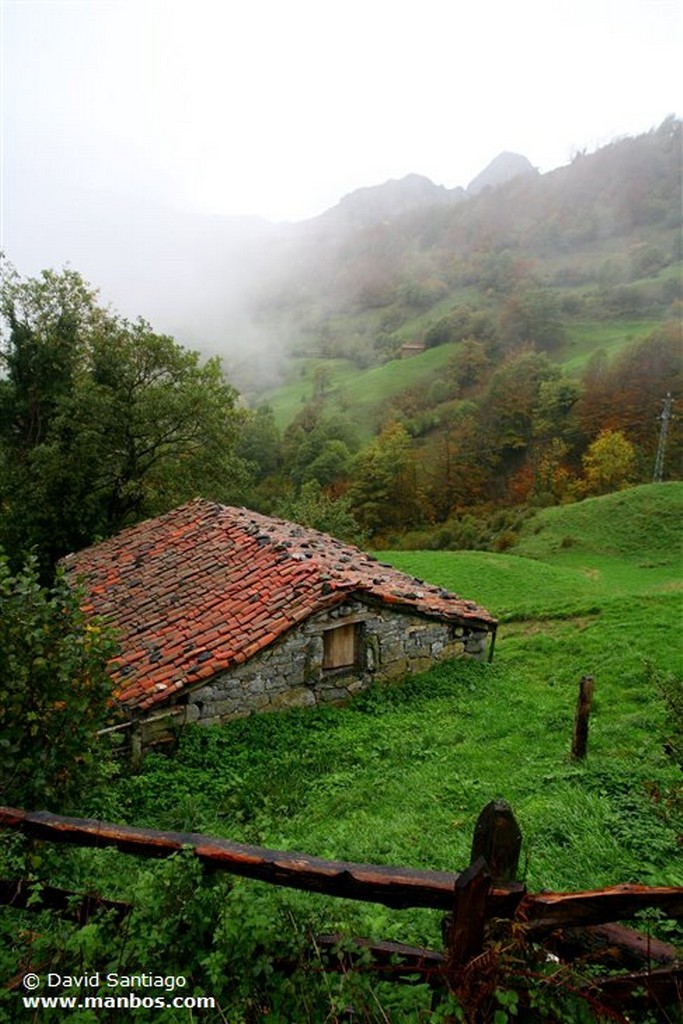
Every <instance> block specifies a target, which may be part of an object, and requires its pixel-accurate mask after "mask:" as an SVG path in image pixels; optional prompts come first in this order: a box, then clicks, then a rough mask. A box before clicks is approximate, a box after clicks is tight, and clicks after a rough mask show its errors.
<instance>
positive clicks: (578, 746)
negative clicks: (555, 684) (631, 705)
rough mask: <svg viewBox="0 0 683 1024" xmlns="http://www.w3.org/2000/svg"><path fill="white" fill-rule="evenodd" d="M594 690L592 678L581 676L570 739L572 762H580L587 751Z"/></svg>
mask: <svg viewBox="0 0 683 1024" xmlns="http://www.w3.org/2000/svg"><path fill="white" fill-rule="evenodd" d="M594 690H595V681H594V679H593V676H582V677H581V681H580V682H579V700H578V703H577V706H576V719H575V721H574V735H573V737H572V761H580V760H582V759H583V758H584V757H585V756H586V751H587V750H588V721H589V719H590V713H591V704H592V703H593V693H594Z"/></svg>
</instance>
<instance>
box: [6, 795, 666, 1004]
mask: <svg viewBox="0 0 683 1024" xmlns="http://www.w3.org/2000/svg"><path fill="white" fill-rule="evenodd" d="M0 828H2V829H11V830H16V831H20V832H22V833H24V834H25V835H27V836H30V837H32V838H35V839H41V840H45V841H49V842H57V843H72V844H75V845H78V846H96V847H101V846H114V847H116V848H117V849H118V850H120V851H121V852H122V853H127V854H134V855H136V856H141V857H168V856H172V855H173V854H175V853H178V852H179V851H180V850H190V851H192V853H193V854H194V855H195V856H196V857H197V858H198V859H199V860H200V861H201V862H202V864H204V865H205V866H206V867H207V868H208V869H210V870H213V871H226V872H229V873H231V874H235V875H240V876H243V877H246V878H252V879H256V880H258V881H261V882H268V883H270V884H273V885H280V886H288V887H291V888H295V889H303V890H306V891H308V892H317V893H321V894H326V895H329V896H338V897H345V898H348V899H355V900H361V901H366V902H375V903H382V904H384V905H386V906H388V907H393V908H397V909H400V908H407V907H430V908H433V909H435V910H441V911H446V912H447V914H446V917H445V918H444V926H443V933H444V940H445V945H446V952H445V953H444V954H441V953H437V952H433V951H429V950H423V949H416V948H413V947H409V946H402V945H401V946H400V947H399V945H397V944H377V943H374V944H373V943H368V942H366V940H362V939H358V940H354V941H356V942H357V943H358V945H359V946H360V947H361V948H364V949H365V950H366V951H367V950H368V949H370V950H371V951H372V952H373V953H374V955H375V959H376V961H377V968H378V969H379V970H381V969H382V967H383V964H386V960H387V957H388V956H391V957H393V961H392V962H393V968H392V969H393V970H394V973H395V975H396V976H398V975H400V974H401V971H400V970H397V966H396V962H397V958H398V960H401V958H402V959H403V962H404V963H405V964H406V965H407V967H408V969H411V965H412V969H414V965H415V964H420V965H423V967H424V969H425V970H427V969H428V970H429V972H430V977H431V975H432V974H434V973H435V972H436V973H437V974H439V975H440V976H441V977H445V978H447V979H448V981H449V983H450V984H453V983H454V979H455V980H456V981H457V978H458V976H462V974H463V972H464V971H466V970H467V967H468V964H471V963H472V962H473V961H474V960H475V959H476V958H477V956H478V955H479V954H480V953H481V952H482V950H483V948H484V946H485V942H486V938H487V932H488V929H489V927H490V925H491V923H492V922H493V921H494V920H503V921H505V920H507V921H513V922H514V923H515V925H516V926H517V928H518V929H521V930H522V931H523V933H524V935H525V936H526V937H527V939H528V940H529V941H533V942H536V943H538V942H541V943H544V944H545V945H546V948H548V949H554V950H557V951H558V953H559V955H561V956H563V957H565V958H567V959H568V960H573V959H576V958H577V957H585V956H586V955H590V956H591V957H592V958H593V961H594V962H598V963H600V962H602V963H607V964H609V965H611V966H614V964H615V962H618V963H621V964H622V965H623V966H633V965H634V964H635V965H638V964H642V965H646V966H647V971H646V972H645V973H640V974H638V973H636V974H631V975H628V976H626V975H617V976H615V977H614V978H612V979H602V980H601V982H600V988H601V989H602V991H603V993H604V994H606V997H607V998H610V993H612V992H615V993H618V997H619V999H620V1000H621V1002H622V1004H623V1003H624V1000H625V998H626V997H625V995H624V992H625V990H628V991H630V992H631V993H633V998H634V999H635V998H636V997H638V998H640V996H637V993H638V991H639V990H640V989H644V991H645V993H646V995H647V997H648V998H650V999H651V1000H652V1001H653V1002H654V1003H658V1001H660V1000H662V999H664V998H665V999H671V998H672V994H673V996H674V997H676V996H677V995H678V994H680V993H681V992H682V991H683V971H682V970H681V966H680V962H679V961H677V959H676V956H677V954H676V950H675V949H674V948H673V947H671V946H669V945H667V944H665V943H661V942H659V943H658V942H656V941H654V940H653V941H648V942H647V943H645V942H644V939H643V936H642V935H640V934H639V933H637V932H634V931H632V930H630V929H628V928H625V927H624V926H623V925H615V924H613V923H612V922H618V921H624V920H628V919H632V918H634V917H635V916H636V915H637V914H639V913H640V912H641V911H644V910H648V909H652V908H653V909H655V910H657V911H660V912H661V913H662V914H663V915H664V916H666V917H668V918H675V919H682V918H683V887H675V886H654V887H653V886H644V885H634V884H624V885H615V886H611V887H608V888H603V889H597V890H590V891H583V892H541V893H528V892H527V891H526V887H525V886H524V884H523V883H522V882H519V881H517V880H516V874H517V870H518V857H519V851H520V847H521V833H520V831H519V827H518V826H517V823H516V821H515V819H514V816H513V814H512V811H511V810H510V808H509V806H508V805H507V804H506V803H505V801H493V802H492V803H490V804H488V805H487V806H486V807H485V808H484V810H483V811H482V812H481V814H480V816H479V819H478V821H477V824H476V827H475V830H474V838H473V843H472V853H471V864H470V866H469V867H468V868H467V869H466V870H465V871H462V872H447V871H429V870H419V869H414V868H409V867H391V866H386V865H375V864H359V863H353V862H348V861H329V860H321V859H319V858H317V857H310V856H308V855H307V854H303V853H295V852H291V851H282V850H269V849H265V848H263V847H258V846H248V845H245V844H242V843H235V842H232V841H230V840H228V839H220V838H215V837H211V836H205V835H202V834H200V833H194V832H162V831H157V830H155V829H145V828H134V827H132V826H129V825H118V824H113V823H111V822H103V821H95V820H90V819H82V818H72V817H65V816H63V815H58V814H51V813H50V812H48V811H24V810H19V809H16V808H11V807H0ZM10 888H11V887H10ZM2 892H3V890H2V886H1V885H0V902H3V900H2ZM5 902H10V901H9V900H5ZM598 926H602V927H598ZM605 926H606V927H605ZM327 938H328V940H329V939H330V937H327ZM327 945H328V946H329V945H330V942H329V941H328V942H327ZM389 946H391V950H389ZM601 948H602V949H604V948H608V949H609V957H602V959H601V953H600V950H601ZM615 951H616V954H617V956H616V960H615ZM652 962H655V963H660V964H661V963H664V964H666V965H667V966H666V967H663V968H661V969H658V970H657V971H652V970H651V964H652ZM403 973H406V972H405V971H404V972H403ZM615 998H616V997H615Z"/></svg>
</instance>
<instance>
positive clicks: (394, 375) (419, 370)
mask: <svg viewBox="0 0 683 1024" xmlns="http://www.w3.org/2000/svg"><path fill="white" fill-rule="evenodd" d="M424 316H425V315H423V317H422V319H424ZM432 319H434V318H432ZM661 322H662V320H661V319H654V318H647V319H641V320H591V321H575V322H570V323H569V324H568V326H567V340H566V342H565V343H564V345H563V346H562V348H561V349H560V350H559V351H558V352H556V353H554V354H553V358H554V359H555V360H556V361H557V362H558V363H559V364H560V366H562V368H563V369H564V370H565V371H566V372H567V373H568V374H570V375H573V374H574V375H578V374H580V373H581V371H582V370H583V368H584V367H585V365H586V363H587V362H588V361H589V359H590V357H591V356H592V355H593V354H594V353H595V352H597V351H602V352H604V353H605V354H606V355H607V356H608V357H610V358H613V357H614V356H615V355H617V354H618V353H619V352H620V351H621V350H622V349H624V348H626V347H627V346H629V345H631V344H633V343H634V342H636V341H640V340H642V339H644V338H646V337H647V336H648V335H649V334H650V333H651V332H652V331H653V330H654V329H655V328H656V327H658V326H660V324H661ZM411 325H412V326H411ZM402 331H403V333H404V334H405V336H406V338H408V339H409V340H410V339H412V338H414V337H419V336H421V328H419V325H418V324H417V322H416V323H415V324H413V322H412V321H411V322H410V324H409V325H408V326H407V327H406V328H405V330H403V329H402ZM456 348H457V343H451V344H448V345H442V346H439V347H437V348H433V349H429V350H428V351H426V352H423V353H422V354H421V355H419V356H413V357H412V358H410V359H402V360H401V359H394V360H391V361H390V362H388V363H385V364H383V365H382V366H374V367H371V368H370V369H365V370H364V369H359V368H358V367H357V366H355V365H354V364H353V363H352V362H351V361H350V360H347V359H327V360H321V359H314V358H305V359H301V358H300V359H296V358H293V359H292V360H291V361H290V367H289V376H288V380H287V381H286V382H285V383H283V384H282V385H281V386H280V387H278V388H276V389H275V390H273V391H269V392H267V393H266V394H264V395H262V396H261V397H260V401H262V402H267V403H268V404H269V405H270V406H271V407H272V409H273V411H274V413H275V419H276V422H277V424H278V427H279V428H280V429H281V430H284V428H285V427H286V426H287V425H288V424H289V423H291V421H292V420H293V419H294V417H295V416H296V414H297V413H298V412H299V411H300V410H301V408H302V406H303V404H304V403H305V402H309V401H311V399H312V398H313V374H314V371H315V368H316V366H324V367H325V368H326V369H327V370H328V371H329V372H330V381H331V388H330V392H329V394H328V396H327V399H326V400H327V403H328V406H329V407H330V408H332V407H334V406H338V407H339V408H341V409H342V410H344V411H345V412H346V414H347V415H349V416H350V417H352V418H353V420H354V422H355V423H357V424H358V428H359V432H360V434H361V436H362V438H363V439H365V440H367V439H368V438H369V437H370V436H371V435H372V434H373V433H375V432H376V428H377V424H378V422H380V421H381V406H382V405H383V403H384V402H386V401H387V400H388V399H391V398H392V397H393V396H394V395H397V394H399V393H400V392H402V391H404V390H406V389H407V388H411V387H418V388H420V387H429V384H430V383H431V382H432V381H434V380H436V379H438V378H439V375H440V372H441V371H442V370H443V368H444V367H445V366H446V364H447V363H448V361H449V359H450V358H451V356H452V355H453V353H454V352H455V350H456Z"/></svg>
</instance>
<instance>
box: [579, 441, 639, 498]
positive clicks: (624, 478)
mask: <svg viewBox="0 0 683 1024" xmlns="http://www.w3.org/2000/svg"><path fill="white" fill-rule="evenodd" d="M635 465H636V450H635V448H634V446H633V445H632V444H631V442H630V441H629V440H628V439H627V438H626V437H624V435H623V434H622V433H621V432H620V431H619V430H602V431H601V432H600V434H598V436H597V437H596V439H595V441H593V443H592V444H591V445H590V447H589V448H588V451H587V452H586V454H585V455H584V457H583V468H584V474H585V480H586V489H587V491H588V493H589V494H607V493H609V492H610V491H618V490H620V489H621V488H622V487H627V486H628V484H629V483H630V482H631V481H632V480H633V475H634V471H635Z"/></svg>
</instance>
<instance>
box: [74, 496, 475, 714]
mask: <svg viewBox="0 0 683 1024" xmlns="http://www.w3.org/2000/svg"><path fill="white" fill-rule="evenodd" d="M64 564H65V566H66V569H67V572H68V573H69V575H70V576H71V577H72V578H74V579H82V582H83V583H84V585H85V588H86V594H87V595H88V596H87V603H86V605H85V608H86V610H87V611H88V612H91V613H94V614H97V615H100V616H102V617H104V618H105V619H106V620H108V621H109V622H111V624H112V625H113V626H114V627H115V629H116V631H117V634H118V638H119V642H120V647H121V651H122V654H121V656H120V657H118V658H117V659H116V663H115V665H114V667H113V677H114V681H115V686H116V695H117V698H118V700H119V701H120V702H121V703H122V704H125V705H127V706H128V707H137V708H139V709H141V710H144V709H148V708H150V707H152V706H153V705H155V704H157V703H161V702H163V701H165V700H167V699H168V698H170V697H171V696H173V695H174V694H175V693H176V692H177V691H179V690H182V689H183V688H184V687H186V686H192V685H193V684H196V683H198V682H200V681H202V680H206V679H209V678H210V677H211V676H213V675H215V674H216V673H217V672H220V671H223V670H225V669H228V668H230V666H232V665H237V664H240V663H241V662H243V661H246V660H247V659H248V658H250V657H252V656H253V655H254V654H256V653H257V652H258V651H260V650H262V649H263V648H265V647H267V646H268V645H269V644H271V643H272V642H273V641H274V640H276V639H277V638H278V637H280V636H282V635H283V634H284V633H285V632H286V631H287V630H289V629H291V628H292V626H295V625H296V624H297V623H300V622H303V620H305V619H307V618H308V617H309V616H310V615H312V614H314V613H316V612H320V611H322V610H324V609H326V608H330V607H333V606H334V605H337V604H341V603H342V602H343V601H344V600H345V599H347V598H348V597H349V596H350V595H355V596H358V597H361V598H363V597H364V598H369V599H370V600H374V601H379V602H381V603H383V604H388V605H392V606H395V607H396V608H397V610H399V609H403V610H405V611H410V612H413V613H417V614H419V615H425V616H428V617H431V618H439V619H446V620H448V621H450V622H455V623H462V624H465V625H466V624H469V625H472V626H474V625H476V626H478V627H479V628H485V629H492V628H493V627H494V626H495V619H494V618H492V616H491V615H489V613H488V612H487V611H486V610H485V609H484V608H480V607H478V606H477V605H476V604H473V603H472V602H471V601H465V600H462V599H461V598H459V597H458V596H457V595H456V594H451V593H449V592H448V591H445V590H443V589H441V588H439V587H435V586H431V585H429V584H427V583H424V582H423V581H421V580H417V579H414V578H413V577H410V576H406V575H405V574H404V573H401V572H398V570H396V569H393V568H391V567H390V566H388V565H384V564H383V563H380V562H378V561H377V560H376V559H374V558H372V557H371V556H370V555H367V554H365V553H364V552H363V551H361V550H359V549H358V548H355V547H352V546H350V545H348V544H344V543H342V542H341V541H338V540H334V539H333V538H332V537H330V536H328V535H327V534H324V533H319V532H318V531H316V530H311V529H307V528H305V527H303V526H298V525H296V524H294V523H288V522H285V521H284V520H282V519H275V518H273V517H271V516H264V515H260V514H259V513H257V512H251V511H249V510H248V509H244V508H230V507H227V506H225V505H218V504H215V503H214V502H210V501H204V500H202V499H197V500H195V501H192V502H189V503H188V504H186V505H182V506H181V507H180V508H177V509H175V510H174V511H172V512H168V513H167V514H166V515H162V516H159V517H158V518H157V519H150V520H148V521H146V522H143V523H139V524H138V525H137V526H133V527H131V528H129V529H127V530H124V531H123V532H122V533H120V534H118V535H117V536H116V537H112V538H111V539H109V540H106V541H104V542H103V543H101V544H96V545H94V546H93V547H90V548H86V549H85V550H84V551H80V552H78V553H77V554H75V555H69V556H68V557H67V558H66V559H64Z"/></svg>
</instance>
